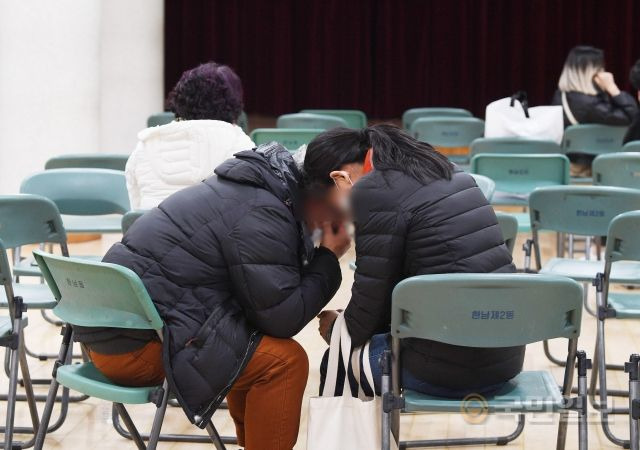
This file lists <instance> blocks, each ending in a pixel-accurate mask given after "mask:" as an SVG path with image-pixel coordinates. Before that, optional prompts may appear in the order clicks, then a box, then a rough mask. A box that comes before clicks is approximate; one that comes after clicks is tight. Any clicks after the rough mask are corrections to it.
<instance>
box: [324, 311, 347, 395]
mask: <svg viewBox="0 0 640 450" xmlns="http://www.w3.org/2000/svg"><path fill="white" fill-rule="evenodd" d="M343 321H344V317H343V316H342V314H340V315H339V316H338V317H337V318H336V321H335V323H334V325H333V331H332V332H331V342H330V344H329V359H328V361H327V374H326V376H325V379H324V387H323V389H322V392H320V396H321V397H334V396H335V395H336V380H337V377H338V359H339V358H340V333H341V331H342V322H343Z"/></svg>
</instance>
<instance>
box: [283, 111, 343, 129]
mask: <svg viewBox="0 0 640 450" xmlns="http://www.w3.org/2000/svg"><path fill="white" fill-rule="evenodd" d="M276 126H277V127H278V128H307V129H309V128H319V129H321V130H330V129H332V128H337V127H347V122H345V121H344V120H343V119H341V118H340V117H336V116H325V115H322V114H311V113H294V114H284V115H282V116H280V117H278V121H277V123H276Z"/></svg>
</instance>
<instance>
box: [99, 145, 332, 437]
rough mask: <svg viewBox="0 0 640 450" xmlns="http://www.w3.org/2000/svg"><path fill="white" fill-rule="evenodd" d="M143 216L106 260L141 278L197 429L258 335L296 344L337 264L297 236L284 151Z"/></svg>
mask: <svg viewBox="0 0 640 450" xmlns="http://www.w3.org/2000/svg"><path fill="white" fill-rule="evenodd" d="M215 173H216V174H217V176H212V177H211V178H208V179H207V180H205V181H204V182H202V183H200V184H198V185H196V186H193V187H189V188H186V189H184V190H182V191H179V192H177V193H176V194H174V195H172V196H170V197H169V198H168V199H166V200H165V201H163V202H162V203H161V204H160V205H159V206H158V207H157V208H155V209H153V210H151V211H150V212H149V213H147V214H145V215H144V216H143V217H141V218H140V219H139V220H138V221H137V222H136V223H135V224H134V225H133V226H132V227H131V229H130V230H129V231H128V232H127V234H126V235H125V236H124V238H123V240H122V243H118V244H115V245H114V246H113V247H112V248H111V249H110V250H109V252H108V253H107V254H106V256H105V257H104V261H106V262H111V263H116V264H120V265H123V266H126V267H129V268H130V269H132V270H133V271H134V272H136V273H137V274H138V275H139V276H140V277H141V279H142V281H143V283H144V285H145V287H146V288H147V290H148V291H149V295H150V296H151V299H152V300H153V302H154V304H155V305H156V307H157V308H158V312H159V313H160V316H161V317H162V319H163V321H164V323H165V328H164V354H163V360H164V367H165V371H166V373H167V378H168V380H169V383H170V386H171V388H172V389H173V390H174V391H175V393H176V394H177V397H178V399H179V400H180V404H181V405H182V407H183V409H184V411H185V413H186V414H187V416H188V418H189V419H190V420H191V421H192V422H194V423H196V424H197V425H198V426H200V427H204V426H205V425H206V423H207V421H208V420H209V419H210V417H211V415H212V414H213V412H214V411H215V408H216V407H217V406H218V405H219V403H220V402H221V401H222V400H223V399H224V397H225V395H226V393H227V392H228V390H229V388H230V387H231V385H232V384H233V382H234V380H235V379H236V378H237V376H238V375H239V373H240V372H241V371H242V369H243V368H244V366H245V365H246V364H247V362H248V361H249V360H250V359H251V356H252V353H253V351H254V350H255V348H256V346H257V345H258V342H259V340H260V337H261V335H262V333H264V334H267V335H270V336H275V337H281V338H287V337H291V336H293V335H295V334H296V333H298V332H299V331H300V330H301V329H302V328H303V327H304V326H305V325H306V324H307V323H308V322H309V321H310V320H311V319H313V318H314V317H315V316H316V315H317V314H318V313H319V312H320V311H321V309H322V308H323V307H324V306H325V305H326V304H327V302H328V301H329V300H330V299H331V297H333V295H334V294H335V292H336V291H337V289H338V287H339V285H340V282H341V273H340V266H339V264H338V260H337V259H336V257H335V255H334V254H333V253H331V252H330V251H328V250H326V249H324V248H320V249H317V250H315V251H314V249H313V245H312V244H311V241H310V240H309V239H308V238H307V237H306V236H305V235H304V233H303V231H302V226H301V222H300V220H301V218H300V215H299V208H300V206H301V205H299V201H298V198H297V183H298V177H299V174H298V171H297V169H296V167H295V164H294V162H293V159H292V158H291V156H290V154H289V152H288V151H287V150H285V149H284V148H283V147H280V146H277V145H275V144H274V145H273V146H262V147H259V148H258V149H257V150H255V151H245V152H241V153H238V154H237V155H236V158H234V159H230V160H228V161H226V162H225V163H223V164H222V165H221V166H219V167H218V168H217V169H216V171H215Z"/></svg>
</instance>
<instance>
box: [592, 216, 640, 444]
mask: <svg viewBox="0 0 640 450" xmlns="http://www.w3.org/2000/svg"><path fill="white" fill-rule="evenodd" d="M620 264H634V265H635V267H636V270H637V271H639V272H640V211H632V212H627V213H624V214H620V215H619V216H617V217H615V218H614V219H613V220H612V221H611V224H610V225H609V233H608V234H607V246H606V249H605V255H604V270H603V271H602V272H600V273H598V274H597V275H596V277H595V279H594V285H595V286H596V302H597V319H598V329H597V335H596V352H595V354H594V358H593V359H594V363H595V367H594V369H593V372H592V374H591V384H590V390H589V391H590V394H591V397H592V403H593V404H594V407H596V408H597V409H599V410H600V418H601V424H602V429H603V431H604V434H605V436H607V438H608V439H609V440H610V441H611V442H613V443H614V444H616V445H619V446H621V447H624V448H628V446H629V443H630V442H629V440H624V439H621V438H619V437H617V436H616V435H615V434H614V433H613V431H612V430H611V428H610V426H609V414H628V413H629V409H628V408H610V407H609V404H608V394H609V391H608V390H607V371H606V366H607V361H606V357H605V355H606V353H605V323H606V321H609V320H628V319H640V294H633V293H620V292H611V290H610V287H611V284H614V283H616V281H615V278H614V277H613V276H612V273H615V271H616V268H617V267H619V265H620ZM625 284H626V282H625ZM634 284H635V285H639V284H640V278H636V279H635V283H634ZM624 368H625V370H627V371H628V370H629V367H628V364H626V365H625V366H624ZM632 373H635V376H636V377H637V372H632ZM598 379H599V381H600V383H599V385H598V387H599V389H598V393H599V401H600V402H599V404H596V403H595V395H596V380H598ZM637 393H638V392H636V393H635V394H637ZM632 396H633V393H632ZM631 406H632V408H631V411H632V413H633V405H631ZM632 416H633V414H632ZM632 437H633V436H632Z"/></svg>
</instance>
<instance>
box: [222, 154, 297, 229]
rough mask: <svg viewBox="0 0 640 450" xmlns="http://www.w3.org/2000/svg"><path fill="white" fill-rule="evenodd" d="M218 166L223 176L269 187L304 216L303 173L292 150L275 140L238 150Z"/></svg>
mask: <svg viewBox="0 0 640 450" xmlns="http://www.w3.org/2000/svg"><path fill="white" fill-rule="evenodd" d="M234 156H235V158H233V159H228V160H227V161H225V162H224V163H222V164H221V165H219V166H218V167H217V168H216V169H215V171H214V172H215V174H216V175H218V176H219V177H221V178H225V179H227V180H231V181H235V182H237V183H243V184H251V185H253V186H256V187H260V188H263V189H266V190H268V191H269V192H271V193H273V194H274V195H275V196H276V197H278V198H279V199H280V200H281V201H282V202H283V203H284V204H285V205H287V206H288V207H289V208H291V209H292V211H293V212H294V215H295V216H296V218H297V219H300V218H301V217H302V205H301V201H300V200H301V199H300V188H299V184H300V182H301V180H302V174H301V173H300V170H299V169H298V167H297V165H296V163H295V161H294V160H293V157H292V156H291V153H290V152H289V151H288V150H287V149H286V148H284V147H283V146H281V145H280V144H277V143H275V142H271V143H269V144H263V145H260V146H259V147H257V148H255V149H253V150H245V151H242V152H239V153H236V154H235V155H234Z"/></svg>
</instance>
